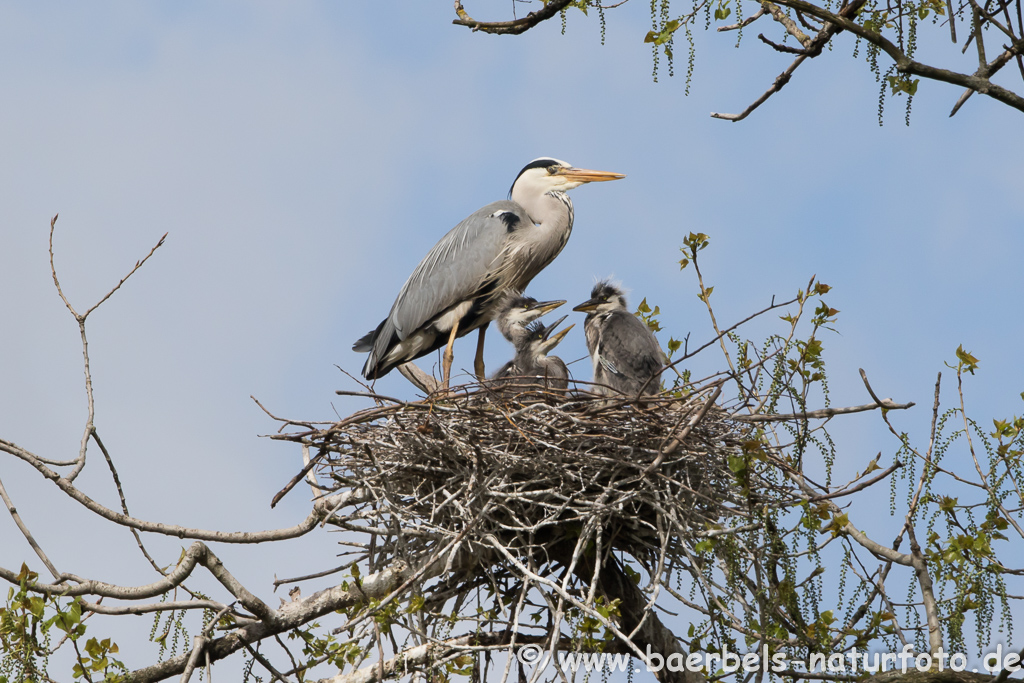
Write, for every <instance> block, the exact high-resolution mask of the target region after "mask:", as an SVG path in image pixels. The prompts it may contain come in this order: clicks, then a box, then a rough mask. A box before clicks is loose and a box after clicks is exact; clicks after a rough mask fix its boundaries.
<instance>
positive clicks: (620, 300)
mask: <svg viewBox="0 0 1024 683" xmlns="http://www.w3.org/2000/svg"><path fill="white" fill-rule="evenodd" d="M572 310H574V311H585V312H586V313H587V319H586V321H584V323H583V331H584V333H585V334H586V337H587V350H588V351H589V352H590V359H591V361H592V362H593V364H594V383H595V384H596V385H597V386H595V388H594V390H595V391H596V392H597V393H599V394H605V395H608V394H611V393H613V392H614V393H621V394H626V395H630V394H632V395H634V396H635V395H637V394H639V393H640V390H641V388H643V393H644V394H645V395H648V396H650V395H654V394H657V393H658V392H659V391H661V370H662V367H663V366H664V364H665V363H664V358H665V356H664V354H663V353H662V351H661V347H660V346H658V342H657V340H656V339H655V338H654V333H652V332H651V330H650V328H648V327H647V325H646V324H644V322H643V321H642V320H640V319H639V318H637V317H636V316H635V315H633V314H632V313H630V312H629V309H628V308H627V307H626V297H625V295H624V294H623V292H622V290H621V289H620V288H618V287H616V286H615V285H613V284H612V283H611V282H609V281H607V280H605V281H602V282H598V283H597V284H596V285H594V289H593V290H592V291H591V292H590V299H588V300H587V301H584V302H583V303H581V304H580V305H579V306H576V307H575V308H573V309H572ZM652 377H653V379H652Z"/></svg>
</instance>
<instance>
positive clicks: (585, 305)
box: [572, 299, 601, 313]
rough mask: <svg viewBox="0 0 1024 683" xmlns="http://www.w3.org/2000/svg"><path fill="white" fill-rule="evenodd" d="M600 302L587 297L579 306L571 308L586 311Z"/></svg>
mask: <svg viewBox="0 0 1024 683" xmlns="http://www.w3.org/2000/svg"><path fill="white" fill-rule="evenodd" d="M600 303H601V302H600V300H598V299H587V300H586V301H584V302H583V303H581V304H580V305H579V306H576V307H575V308H573V309H572V310H574V311H580V312H581V313H588V312H590V311H592V310H594V309H595V308H597V306H598V304H600Z"/></svg>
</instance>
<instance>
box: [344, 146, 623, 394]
mask: <svg viewBox="0 0 1024 683" xmlns="http://www.w3.org/2000/svg"><path fill="white" fill-rule="evenodd" d="M624 177H625V176H624V175H623V174H621V173H611V172H608V171H590V170H586V169H581V168H575V167H573V166H571V165H569V164H567V163H566V162H564V161H559V160H558V159H552V158H550V157H543V158H540V159H535V160H533V161H531V162H530V163H529V164H527V165H526V166H525V167H524V168H523V170H522V171H520V172H519V175H518V176H517V177H516V179H515V182H514V183H512V189H511V190H510V191H509V199H508V200H503V201H498V202H494V203H493V204H488V205H487V206H485V207H484V208H482V209H480V210H479V211H477V212H476V213H474V214H472V215H471V216H470V217H469V218H467V219H465V220H464V221H462V222H461V223H459V224H458V225H456V226H455V227H454V228H452V230H451V231H450V232H449V233H448V234H447V235H445V236H444V237H442V238H441V241H439V242H438V243H437V244H435V245H434V247H433V248H432V249H431V250H430V251H429V252H428V253H427V255H426V257H425V258H424V259H423V260H422V261H420V263H419V265H418V266H416V268H415V269H414V270H413V271H412V275H410V276H409V279H408V280H406V282H405V284H404V285H403V286H402V289H401V291H400V292H399V293H398V298H397V299H395V303H394V305H392V306H391V312H390V313H389V314H388V317H387V318H385V319H384V320H383V321H382V322H381V324H380V325H378V326H377V329H375V330H374V331H372V332H370V333H369V334H367V335H366V336H364V337H363V338H362V339H360V340H359V341H357V342H356V343H355V344H354V345H353V347H352V348H353V350H355V351H363V352H367V351H368V352H369V353H370V356H369V358H367V359H366V364H365V365H364V366H363V377H365V378H366V379H377V378H378V377H382V376H384V375H386V374H387V373H388V372H390V371H391V370H392V369H393V368H395V367H396V366H398V365H401V364H402V363H406V362H408V361H411V360H414V359H416V358H419V357H420V356H424V355H426V354H428V353H430V352H431V351H435V350H437V349H439V348H441V347H442V346H445V351H444V356H443V358H442V364H441V365H442V381H443V383H444V386H445V387H447V386H448V381H449V378H450V374H451V365H452V357H453V356H452V346H453V345H454V344H455V339H456V338H457V337H461V336H463V335H465V334H468V333H469V332H471V331H473V330H475V329H479V330H480V337H479V340H478V342H477V351H476V359H475V362H474V369H475V370H476V374H477V377H478V378H479V379H481V380H482V379H483V377H484V362H483V342H484V333H485V332H486V330H487V324H488V323H489V322H490V321H491V319H492V318H493V317H494V311H495V307H496V305H497V303H498V301H499V300H500V299H501V297H502V295H503V294H504V293H505V292H506V291H507V290H509V289H515V290H519V291H522V290H523V289H525V288H526V285H527V284H529V283H530V280H532V279H533V278H534V276H535V275H537V273H539V272H540V271H541V270H543V269H544V267H545V266H547V265H548V264H549V263H551V261H552V260H553V259H554V258H555V257H556V256H558V253H559V252H560V251H562V248H563V247H564V246H565V243H566V241H567V240H568V239H569V234H570V233H571V232H572V220H573V209H572V202H571V201H570V200H569V197H568V196H567V195H566V194H565V193H566V192H567V191H568V190H571V189H573V188H576V187H579V186H580V185H583V184H584V183H591V182H601V181H606V180H618V179H619V178H624Z"/></svg>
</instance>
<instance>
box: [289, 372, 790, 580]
mask: <svg viewBox="0 0 1024 683" xmlns="http://www.w3.org/2000/svg"><path fill="white" fill-rule="evenodd" d="M718 393H719V392H718V391H717V389H715V388H714V387H709V388H707V389H705V390H702V391H699V392H695V393H691V394H688V395H669V394H667V393H666V394H662V395H660V396H658V397H654V398H651V399H645V400H644V401H643V402H642V403H640V404H637V403H635V402H632V401H625V400H623V401H607V400H604V401H600V400H595V399H593V398H561V397H558V398H554V397H547V399H546V400H543V401H541V400H537V397H536V394H530V393H526V394H523V395H521V396H519V397H518V399H513V400H506V401H499V400H496V399H495V398H494V396H493V395H491V396H489V397H488V396H487V394H486V392H482V393H478V394H476V395H474V396H471V397H468V398H466V397H462V398H458V399H449V400H444V401H423V402H416V403H400V402H395V403H393V404H386V405H379V406H378V407H376V408H371V409H368V410H365V411H362V412H361V413H356V414H355V415H353V416H351V417H349V418H347V419H346V420H344V421H343V422H341V423H337V424H335V425H333V426H331V427H330V428H328V429H324V430H316V431H308V432H303V433H301V434H290V435H282V436H283V437H284V438H288V439H290V440H297V441H301V442H302V443H303V444H305V445H307V446H309V447H311V448H316V449H318V450H319V453H318V456H317V458H316V459H315V460H314V462H315V463H316V471H317V474H318V479H319V481H320V485H321V487H323V485H324V482H327V481H330V482H333V485H332V486H330V487H329V488H331V489H333V490H334V491H341V490H349V491H351V492H353V494H354V495H353V497H352V498H351V499H349V500H347V504H348V507H347V508H346V509H344V510H339V511H337V513H336V514H335V516H334V518H333V519H332V520H331V523H333V524H336V525H338V526H340V527H342V528H346V529H350V530H352V531H359V532H362V533H369V534H370V535H371V536H373V537H374V541H373V543H372V545H374V546H376V547H375V550H376V552H377V554H378V555H382V556H384V557H392V558H393V557H395V556H405V557H407V558H409V559H411V560H415V559H422V557H423V554H424V553H427V552H430V551H436V549H437V547H438V542H439V541H440V542H444V541H448V542H449V543H450V544H455V545H458V546H460V547H461V548H462V550H463V551H467V550H468V551H469V553H468V555H469V556H471V557H475V558H477V559H479V558H481V557H482V555H481V553H493V552H495V549H497V548H500V549H501V550H500V551H499V552H504V553H511V555H514V556H516V557H518V558H520V559H522V558H524V557H526V558H531V559H536V558H537V556H536V553H538V552H540V553H544V552H546V550H548V549H550V548H551V547H552V546H553V545H556V544H558V543H559V542H562V541H565V540H570V541H571V542H572V545H574V546H575V545H578V543H579V541H580V539H582V538H589V539H591V540H596V541H597V542H598V544H599V545H603V546H604V547H605V548H606V549H615V550H621V551H625V552H627V553H629V554H630V555H632V556H634V557H636V558H637V559H638V560H640V561H641V562H642V563H643V564H644V565H646V566H648V567H654V566H659V565H660V566H661V567H662V568H663V569H664V567H665V566H666V564H665V563H668V564H670V565H671V564H675V563H677V562H682V561H683V560H684V559H685V557H687V556H688V554H689V553H692V548H693V544H694V542H695V540H696V538H697V537H699V536H701V535H706V534H707V533H709V530H713V529H719V528H723V526H725V525H726V524H727V522H728V520H727V518H729V517H736V516H739V517H742V518H744V519H745V520H746V519H748V518H749V516H748V514H747V512H746V510H747V507H748V502H747V500H746V498H745V497H744V494H743V493H742V492H743V491H744V490H746V491H749V490H751V489H752V488H753V490H757V491H759V495H763V494H764V492H765V491H769V490H770V489H771V486H770V485H769V484H768V483H767V482H761V483H758V484H755V485H753V486H752V484H753V482H747V485H746V486H738V485H737V477H738V475H737V474H736V473H735V472H734V471H733V470H732V469H730V465H733V466H735V463H736V459H737V458H742V457H743V447H744V444H745V443H748V442H749V439H750V438H751V437H750V431H751V427H750V426H749V425H748V424H744V423H742V422H739V421H735V420H731V419H730V418H729V416H728V414H727V413H726V412H725V411H723V410H722V409H720V408H718V407H716V406H714V405H713V404H714V401H715V399H716V398H717V396H718ZM745 476H748V475H745ZM763 502H764V501H762V503H763ZM741 523H742V522H741ZM399 546H401V547H400V548H399ZM372 552H373V551H371V557H370V561H371V565H372V564H374V562H373V560H374V558H373V557H372ZM382 560H383V557H382ZM450 563H451V561H450V560H449V565H450ZM536 564H538V565H539V564H543V562H541V561H540V560H539V559H538V561H537V563H536Z"/></svg>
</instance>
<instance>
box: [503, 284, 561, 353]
mask: <svg viewBox="0 0 1024 683" xmlns="http://www.w3.org/2000/svg"><path fill="white" fill-rule="evenodd" d="M564 303H565V299H560V300H558V301H537V300H536V299H534V298H533V297H532V296H523V295H522V294H521V293H520V292H517V291H516V290H514V289H510V290H509V291H508V292H506V293H505V296H503V297H502V298H501V301H499V302H498V305H497V306H496V307H495V310H494V324H495V325H497V326H498V331H499V332H501V336H503V337H505V339H507V340H509V341H510V342H512V344H513V346H514V345H515V343H516V340H518V339H519V338H520V337H521V336H523V335H524V334H526V326H527V325H529V324H530V323H532V322H533V321H534V320H536V319H537V318H539V317H541V316H542V315H544V314H546V313H549V312H550V311H553V310H555V309H556V308H558V307H559V306H561V305H562V304H564Z"/></svg>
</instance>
